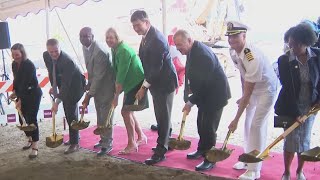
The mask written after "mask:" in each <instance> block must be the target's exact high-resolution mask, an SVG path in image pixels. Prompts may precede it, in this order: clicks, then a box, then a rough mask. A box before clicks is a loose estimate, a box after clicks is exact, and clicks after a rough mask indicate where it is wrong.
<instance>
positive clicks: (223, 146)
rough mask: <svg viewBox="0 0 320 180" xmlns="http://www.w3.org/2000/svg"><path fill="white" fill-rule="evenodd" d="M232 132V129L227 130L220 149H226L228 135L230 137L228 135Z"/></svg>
mask: <svg viewBox="0 0 320 180" xmlns="http://www.w3.org/2000/svg"><path fill="white" fill-rule="evenodd" d="M231 134H232V131H231V130H229V131H228V134H227V136H226V139H225V140H224V142H223V145H222V148H221V149H222V150H225V149H226V147H227V143H228V140H229V137H230V135H231Z"/></svg>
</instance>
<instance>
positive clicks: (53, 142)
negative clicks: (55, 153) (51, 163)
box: [46, 112, 63, 148]
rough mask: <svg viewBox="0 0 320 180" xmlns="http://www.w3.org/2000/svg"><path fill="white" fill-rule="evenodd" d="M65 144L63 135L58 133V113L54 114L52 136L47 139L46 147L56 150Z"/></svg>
mask: <svg viewBox="0 0 320 180" xmlns="http://www.w3.org/2000/svg"><path fill="white" fill-rule="evenodd" d="M62 143H63V135H62V134H59V135H58V134H57V133H56V113H55V112H52V136H49V137H46V146H48V147H50V148H56V147H58V146H60V145H61V144H62Z"/></svg>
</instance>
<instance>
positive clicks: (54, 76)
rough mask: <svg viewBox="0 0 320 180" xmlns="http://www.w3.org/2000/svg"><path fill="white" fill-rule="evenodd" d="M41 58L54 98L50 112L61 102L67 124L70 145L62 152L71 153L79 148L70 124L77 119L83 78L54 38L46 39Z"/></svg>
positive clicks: (54, 110)
mask: <svg viewBox="0 0 320 180" xmlns="http://www.w3.org/2000/svg"><path fill="white" fill-rule="evenodd" d="M43 59H44V62H45V64H46V67H47V69H48V73H49V79H50V83H51V86H52V88H51V89H50V94H52V95H53V96H54V99H55V102H54V104H53V105H52V112H57V111H58V106H59V104H60V103H61V102H63V108H64V113H65V116H66V119H67V122H68V125H69V136H70V146H69V147H68V148H67V149H66V150H65V152H64V153H65V154H69V153H73V152H75V151H77V150H78V149H79V131H77V130H74V129H72V128H71V126H70V125H71V122H72V121H73V120H76V121H77V120H78V108H77V107H78V101H79V100H80V99H81V97H82V95H83V93H84V86H85V78H84V76H83V75H82V73H81V72H80V70H79V68H78V66H77V65H76V64H75V63H74V62H73V61H72V59H71V57H70V56H68V55H67V54H66V53H65V52H63V51H61V50H60V47H59V42H58V40H56V39H49V40H48V41H47V51H46V52H44V53H43ZM58 89H59V91H58Z"/></svg>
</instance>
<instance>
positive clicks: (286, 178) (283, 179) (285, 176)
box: [281, 174, 291, 180]
mask: <svg viewBox="0 0 320 180" xmlns="http://www.w3.org/2000/svg"><path fill="white" fill-rule="evenodd" d="M281 180H291V178H290V174H283V175H282V178H281Z"/></svg>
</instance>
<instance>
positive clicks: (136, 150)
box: [118, 146, 138, 155]
mask: <svg viewBox="0 0 320 180" xmlns="http://www.w3.org/2000/svg"><path fill="white" fill-rule="evenodd" d="M133 152H138V146H133V147H131V148H128V147H126V148H124V149H123V150H121V151H119V152H118V154H119V155H127V154H130V153H133Z"/></svg>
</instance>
